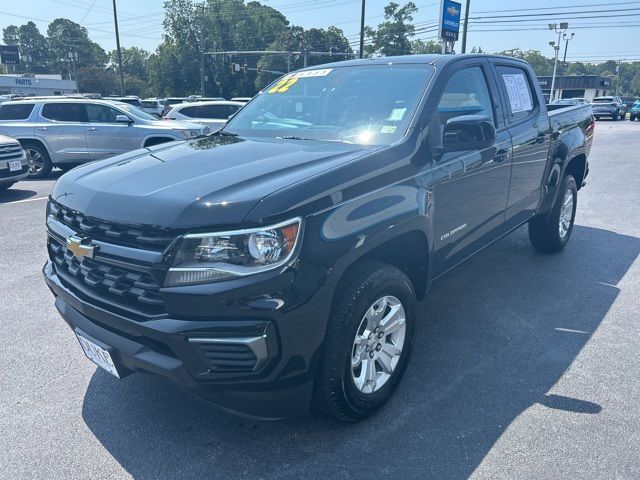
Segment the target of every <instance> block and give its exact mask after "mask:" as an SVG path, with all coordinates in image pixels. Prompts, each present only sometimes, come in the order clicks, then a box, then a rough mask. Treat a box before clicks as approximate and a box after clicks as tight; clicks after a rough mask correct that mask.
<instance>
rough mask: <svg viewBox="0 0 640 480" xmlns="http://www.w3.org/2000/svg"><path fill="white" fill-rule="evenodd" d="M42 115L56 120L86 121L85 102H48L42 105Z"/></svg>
mask: <svg viewBox="0 0 640 480" xmlns="http://www.w3.org/2000/svg"><path fill="white" fill-rule="evenodd" d="M42 116H43V117H44V118H47V119H49V120H54V121H56V122H84V121H85V111H84V104H83V103H47V104H45V106H44V107H42Z"/></svg>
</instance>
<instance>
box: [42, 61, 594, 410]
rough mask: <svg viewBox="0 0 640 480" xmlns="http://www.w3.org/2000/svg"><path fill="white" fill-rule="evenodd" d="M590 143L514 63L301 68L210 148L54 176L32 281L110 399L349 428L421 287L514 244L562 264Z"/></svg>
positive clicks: (391, 362)
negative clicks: (158, 398)
mask: <svg viewBox="0 0 640 480" xmlns="http://www.w3.org/2000/svg"><path fill="white" fill-rule="evenodd" d="M593 128H594V121H593V117H592V114H591V112H590V108H589V106H588V105H587V106H575V107H569V108H564V109H559V110H556V111H554V112H552V113H551V114H548V113H547V108H546V106H545V104H544V100H543V96H542V93H541V91H540V88H539V85H538V82H537V79H536V77H535V74H534V72H533V70H532V69H531V67H530V66H529V65H528V64H526V63H524V62H522V61H518V60H514V59H511V58H505V57H499V56H486V55H457V56H453V55H448V56H445V55H430V56H410V57H395V58H391V57H387V58H378V59H368V60H354V61H347V62H341V63H335V64H329V65H323V66H321V67H312V68H308V69H305V70H301V71H297V72H294V73H291V74H288V75H286V76H284V77H283V78H282V79H280V80H278V81H277V82H275V83H274V84H272V85H270V86H268V87H267V88H266V89H265V90H264V91H262V92H261V93H260V94H259V95H257V96H256V97H255V98H254V99H253V100H252V101H251V102H249V103H248V104H247V106H245V107H244V108H243V109H242V110H240V111H239V113H238V114H237V115H236V116H235V117H234V118H233V119H231V120H230V121H229V122H228V124H227V125H226V126H225V127H224V129H222V130H221V131H219V132H217V133H215V134H211V135H208V136H206V137H203V138H199V139H193V140H188V141H182V142H174V143H170V144H164V145H158V146H154V147H149V148H146V149H142V150H136V151H134V152H131V153H129V154H125V155H121V156H118V157H114V158H111V159H108V160H102V161H98V162H94V163H91V164H87V165H83V166H80V167H78V168H76V169H74V170H72V171H70V172H69V173H67V174H65V175H63V176H62V177H61V178H60V180H59V181H58V182H57V184H56V185H55V187H54V189H53V191H52V193H51V198H50V201H49V203H48V207H47V219H46V224H47V231H48V251H49V257H50V260H49V261H48V262H47V264H46V265H45V267H44V276H45V279H46V282H47V284H48V285H49V287H50V289H51V291H52V292H53V294H54V295H55V297H56V301H55V305H56V307H57V309H58V311H59V312H60V314H61V315H62V317H63V318H64V320H65V321H66V322H67V323H68V324H69V326H70V327H71V328H72V329H73V331H74V332H75V334H76V335H77V337H78V340H79V342H80V344H81V346H82V348H83V350H84V352H85V354H86V355H87V356H88V357H89V358H90V359H91V360H93V361H94V362H95V363H97V364H98V365H99V366H101V367H103V368H104V369H106V370H107V371H109V372H110V373H112V374H113V375H115V376H117V377H124V376H126V375H129V374H130V373H132V372H135V371H145V372H150V373H153V374H157V375H161V376H164V377H166V378H169V379H171V380H172V381H174V382H175V383H177V384H179V385H181V386H183V387H185V388H187V389H188V390H190V391H192V392H194V393H195V394H196V395H198V396H200V397H202V398H204V399H205V400H206V401H208V402H210V403H211V404H214V405H217V406H219V407H221V408H223V409H226V410H228V411H233V412H235V413H239V414H242V415H246V416H250V417H254V418H266V419H275V418H282V417H287V416H293V415H300V414H304V413H305V412H307V411H308V410H309V408H310V407H311V406H312V405H316V406H317V407H319V408H320V409H321V410H323V411H324V412H326V413H328V414H330V415H332V416H334V417H336V418H338V419H341V420H346V421H355V420H359V419H362V418H365V417H367V416H369V415H371V414H372V413H373V412H374V411H376V410H377V409H378V408H379V407H381V406H382V405H383V404H384V403H385V402H386V401H387V400H388V399H389V398H390V396H391V395H392V393H393V391H394V389H395V388H396V386H397V385H398V383H399V381H400V379H401V377H402V374H403V371H404V370H405V369H406V368H407V364H408V361H409V357H410V354H411V350H412V348H414V339H415V335H416V329H417V328H419V325H418V312H417V310H418V305H417V301H418V300H419V299H421V298H422V297H423V296H424V295H425V293H426V292H427V291H428V290H429V286H430V284H431V282H432V281H433V280H434V279H436V278H437V277H439V276H440V275H442V274H444V273H445V272H446V271H447V270H449V269H451V268H453V267H454V266H456V265H458V264H459V263H461V262H462V261H464V260H465V259H467V258H469V257H470V256H471V255H473V254H474V253H476V252H478V251H479V250H481V249H482V248H484V247H486V246H487V245H489V244H490V243H492V242H494V241H495V240H497V239H498V238H500V237H502V236H503V235H506V234H507V233H509V232H511V231H512V230H514V229H516V228H518V227H520V226H522V225H524V224H528V228H529V235H530V238H531V243H532V244H533V246H534V247H535V248H537V249H539V250H542V251H545V252H557V251H559V250H562V249H563V248H564V246H565V245H566V243H567V241H568V240H569V237H570V236H571V231H572V227H573V221H574V216H575V211H576V205H577V198H578V191H579V190H580V188H581V187H583V186H584V185H585V177H586V176H587V173H588V170H589V168H588V162H587V156H588V154H589V150H590V147H591V143H592V138H593ZM417 348H420V347H419V346H418V347H417Z"/></svg>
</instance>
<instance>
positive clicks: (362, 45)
mask: <svg viewBox="0 0 640 480" xmlns="http://www.w3.org/2000/svg"><path fill="white" fill-rule="evenodd" d="M364 3H365V0H362V12H361V13H360V58H363V57H364V12H365V4H364Z"/></svg>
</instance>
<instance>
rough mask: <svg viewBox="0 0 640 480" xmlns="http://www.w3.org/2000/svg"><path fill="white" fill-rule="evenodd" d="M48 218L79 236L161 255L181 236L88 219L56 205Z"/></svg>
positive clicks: (158, 230)
mask: <svg viewBox="0 0 640 480" xmlns="http://www.w3.org/2000/svg"><path fill="white" fill-rule="evenodd" d="M49 215H51V216H53V217H54V218H55V219H56V220H58V221H59V222H61V223H63V224H64V225H66V226H67V227H69V228H71V229H72V230H73V231H75V232H77V233H78V234H80V235H85V236H87V237H91V238H92V239H94V240H102V241H105V242H110V243H114V244H117V245H125V246H128V247H134V248H144V249H150V250H156V251H161V250H164V249H165V248H166V247H168V246H169V244H170V243H171V242H172V241H173V239H174V238H176V237H177V236H178V234H179V233H177V232H172V231H170V230H165V229H160V228H154V227H148V226H137V225H136V226H132V225H122V224H118V223H115V222H107V221H104V220H100V219H96V218H92V217H87V216H85V215H83V214H81V213H79V212H75V211H73V210H71V209H69V208H66V207H64V206H62V205H60V204H59V203H56V202H53V201H51V202H50V203H49Z"/></svg>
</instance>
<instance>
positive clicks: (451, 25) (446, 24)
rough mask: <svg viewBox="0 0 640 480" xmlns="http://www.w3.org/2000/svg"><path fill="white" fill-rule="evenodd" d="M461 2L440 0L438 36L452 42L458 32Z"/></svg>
mask: <svg viewBox="0 0 640 480" xmlns="http://www.w3.org/2000/svg"><path fill="white" fill-rule="evenodd" d="M461 11H462V4H461V3H459V2H453V1H451V0H442V3H441V4H440V38H441V39H443V40H445V41H449V42H454V41H456V40H458V33H459V32H460V12H461Z"/></svg>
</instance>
